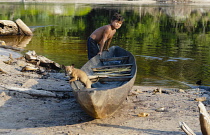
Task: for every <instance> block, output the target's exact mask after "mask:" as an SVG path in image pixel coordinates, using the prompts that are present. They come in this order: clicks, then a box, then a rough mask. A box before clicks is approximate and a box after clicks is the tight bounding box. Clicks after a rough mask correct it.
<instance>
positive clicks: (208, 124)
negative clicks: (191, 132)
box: [198, 102, 210, 135]
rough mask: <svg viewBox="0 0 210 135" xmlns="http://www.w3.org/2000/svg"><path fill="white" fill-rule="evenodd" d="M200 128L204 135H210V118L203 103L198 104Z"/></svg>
mask: <svg viewBox="0 0 210 135" xmlns="http://www.w3.org/2000/svg"><path fill="white" fill-rule="evenodd" d="M198 108H199V113H200V116H199V119H200V127H201V131H202V134H203V135H210V116H209V114H208V112H207V110H206V108H205V106H204V104H203V103H202V102H199V103H198Z"/></svg>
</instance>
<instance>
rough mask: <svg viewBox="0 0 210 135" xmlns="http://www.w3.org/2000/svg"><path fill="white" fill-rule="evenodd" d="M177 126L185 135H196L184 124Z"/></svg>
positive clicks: (180, 123)
mask: <svg viewBox="0 0 210 135" xmlns="http://www.w3.org/2000/svg"><path fill="white" fill-rule="evenodd" d="M179 126H180V128H181V129H182V130H183V131H184V132H185V133H186V134H187V135H196V134H195V133H194V132H193V131H192V129H190V128H189V127H188V126H187V124H185V123H184V122H179Z"/></svg>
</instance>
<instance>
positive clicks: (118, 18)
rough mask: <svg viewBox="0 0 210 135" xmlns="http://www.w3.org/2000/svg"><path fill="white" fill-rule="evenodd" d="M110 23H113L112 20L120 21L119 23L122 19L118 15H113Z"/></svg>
mask: <svg viewBox="0 0 210 135" xmlns="http://www.w3.org/2000/svg"><path fill="white" fill-rule="evenodd" d="M111 20H112V21H114V20H117V21H121V22H123V20H124V19H123V17H122V16H121V15H120V14H119V13H115V14H114V15H113V16H112V19H111Z"/></svg>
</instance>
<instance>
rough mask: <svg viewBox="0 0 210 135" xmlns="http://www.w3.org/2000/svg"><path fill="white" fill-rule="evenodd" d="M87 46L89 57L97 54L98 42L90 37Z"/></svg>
mask: <svg viewBox="0 0 210 135" xmlns="http://www.w3.org/2000/svg"><path fill="white" fill-rule="evenodd" d="M87 48H88V59H91V58H92V57H94V56H96V55H97V54H98V52H99V48H98V44H97V42H96V41H94V40H93V39H92V38H90V37H89V38H88V41H87Z"/></svg>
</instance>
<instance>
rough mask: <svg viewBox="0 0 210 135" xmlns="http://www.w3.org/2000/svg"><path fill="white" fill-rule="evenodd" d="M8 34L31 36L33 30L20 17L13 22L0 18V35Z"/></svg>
mask: <svg viewBox="0 0 210 135" xmlns="http://www.w3.org/2000/svg"><path fill="white" fill-rule="evenodd" d="M8 35H27V36H32V35H33V32H32V31H31V30H30V28H29V27H28V26H27V25H26V24H25V23H24V22H23V21H22V20H21V19H17V20H16V21H15V22H14V21H10V20H0V36H8Z"/></svg>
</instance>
